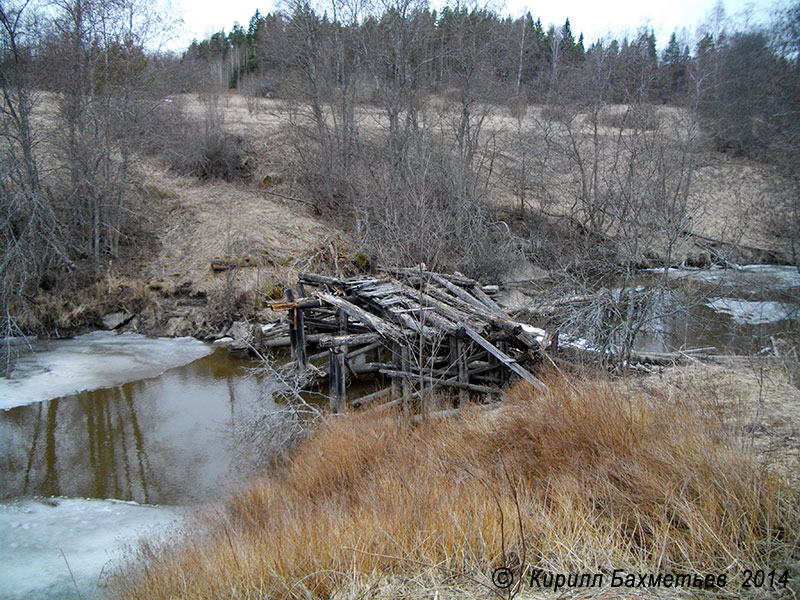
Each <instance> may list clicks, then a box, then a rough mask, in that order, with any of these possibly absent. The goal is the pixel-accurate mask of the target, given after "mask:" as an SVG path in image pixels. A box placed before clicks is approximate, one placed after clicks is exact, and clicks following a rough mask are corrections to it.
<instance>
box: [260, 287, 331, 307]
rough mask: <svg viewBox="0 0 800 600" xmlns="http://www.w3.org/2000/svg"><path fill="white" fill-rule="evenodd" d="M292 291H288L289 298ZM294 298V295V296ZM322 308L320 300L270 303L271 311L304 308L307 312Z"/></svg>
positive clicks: (303, 299) (304, 299)
mask: <svg viewBox="0 0 800 600" xmlns="http://www.w3.org/2000/svg"><path fill="white" fill-rule="evenodd" d="M290 291H291V290H287V291H286V296H287V298H288V296H289V292H290ZM292 297H294V294H292ZM320 307H322V302H321V301H320V300H319V299H318V298H310V299H309V298H301V299H300V300H297V301H296V302H295V301H294V300H290V301H289V302H270V303H269V308H270V310H273V311H275V310H290V309H292V308H302V309H303V310H307V309H309V308H320Z"/></svg>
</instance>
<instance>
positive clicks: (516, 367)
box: [462, 323, 550, 393]
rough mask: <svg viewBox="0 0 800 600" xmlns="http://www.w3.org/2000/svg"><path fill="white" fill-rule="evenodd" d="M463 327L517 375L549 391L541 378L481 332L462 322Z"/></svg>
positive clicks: (542, 389)
mask: <svg viewBox="0 0 800 600" xmlns="http://www.w3.org/2000/svg"><path fill="white" fill-rule="evenodd" d="M462 329H463V330H464V333H466V334H467V335H468V336H469V337H470V338H471V339H472V340H473V341H475V342H476V343H477V344H478V345H479V346H481V347H482V348H483V349H484V350H486V351H487V352H488V353H489V354H491V355H492V356H494V357H495V358H496V359H497V360H499V361H500V362H501V363H503V364H504V365H505V366H506V367H508V368H509V369H511V370H512V371H514V373H516V374H517V375H519V376H520V377H522V379H524V380H525V381H527V382H528V383H530V384H531V385H532V386H533V387H535V388H536V389H537V390H539V391H540V392H542V393H547V392H549V391H550V390H549V388H548V387H547V386H546V385H545V384H544V383H543V382H541V381H540V380H539V379H537V378H536V377H534V376H533V375H531V374H530V373H529V372H528V371H527V370H526V369H524V368H523V367H522V366H520V364H519V363H518V362H517V361H516V360H514V359H513V358H511V357H510V356H509V355H508V354H506V353H505V352H501V351H500V350H499V349H498V348H497V347H496V346H495V345H494V344H492V343H491V342H490V341H489V340H487V339H486V338H484V337H483V336H482V335H481V334H479V333H478V332H477V331H475V330H474V329H472V327H470V326H469V325H467V324H466V323H463V324H462Z"/></svg>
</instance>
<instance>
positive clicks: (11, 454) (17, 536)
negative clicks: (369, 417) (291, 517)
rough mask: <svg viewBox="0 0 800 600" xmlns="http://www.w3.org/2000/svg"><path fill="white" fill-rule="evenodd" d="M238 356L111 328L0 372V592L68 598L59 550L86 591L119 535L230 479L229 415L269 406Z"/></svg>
mask: <svg viewBox="0 0 800 600" xmlns="http://www.w3.org/2000/svg"><path fill="white" fill-rule="evenodd" d="M251 366H252V364H251V363H249V361H245V360H240V359H236V358H233V357H231V356H230V354H229V353H228V352H226V351H225V350H223V349H218V348H215V347H213V346H211V345H208V344H204V343H201V342H198V341H197V340H193V339H191V338H183V339H151V338H145V337H144V336H140V335H135V334H122V335H116V334H114V333H111V332H94V333H91V334H88V335H85V336H79V337H77V338H75V339H72V340H62V341H49V342H37V343H36V345H35V347H34V351H33V352H28V353H25V354H23V355H22V356H21V357H20V361H19V363H18V368H17V370H16V371H15V372H14V373H12V377H11V378H10V379H0V406H3V407H4V408H5V410H3V411H2V412H0V471H1V472H2V476H0V498H2V499H3V500H2V501H0V537H1V538H2V539H3V544H0V598H31V597H37V598H62V597H73V598H74V597H75V592H74V588H73V584H72V581H71V579H70V576H69V571H68V569H67V567H66V562H65V559H64V556H62V555H61V551H62V550H63V552H64V554H65V555H66V560H67V561H69V565H70V568H71V570H72V571H73V574H74V575H75V577H76V580H77V583H78V586H79V589H80V590H81V594H82V595H83V596H84V597H89V596H90V595H91V593H92V590H93V589H94V586H95V583H96V580H97V577H98V575H99V574H100V570H101V568H103V565H104V564H107V562H108V561H109V560H113V559H115V558H116V557H117V554H116V553H117V552H118V550H119V549H120V548H121V547H123V546H124V545H125V544H128V543H131V542H133V541H135V539H136V537H137V536H138V535H139V534H141V533H144V532H145V531H147V530H148V529H149V528H150V527H152V526H155V525H158V526H160V527H164V526H167V525H169V524H173V523H174V522H175V521H176V519H179V518H180V514H181V510H180V509H179V508H178V507H183V506H187V505H191V504H193V503H196V502H199V501H207V500H209V499H213V498H217V497H219V496H220V495H222V494H224V492H225V491H226V490H228V489H230V487H231V486H232V485H234V484H235V482H236V480H237V477H238V476H239V475H240V473H239V470H238V465H239V464H240V459H241V458H242V457H241V456H240V452H242V451H243V449H242V448H241V447H240V446H239V445H238V444H237V443H236V437H235V436H234V435H233V432H234V431H235V429H236V425H237V423H242V422H247V420H248V419H250V418H251V417H252V415H253V414H254V412H255V411H263V410H270V408H271V407H273V408H274V403H273V401H272V399H271V397H270V396H269V395H267V396H266V397H264V396H263V394H262V382H261V381H260V380H259V379H258V378H257V377H255V376H253V375H251V373H250V370H249V367H251ZM82 388H85V389H83V391H80V392H78V393H67V394H64V393H63V392H64V391H65V390H68V391H70V392H71V391H74V390H76V389H82ZM20 404H21V406H19V405H20ZM120 501H122V502H120ZM101 591H102V590H101ZM96 597H97V596H96Z"/></svg>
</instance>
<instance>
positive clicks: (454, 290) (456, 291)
mask: <svg viewBox="0 0 800 600" xmlns="http://www.w3.org/2000/svg"><path fill="white" fill-rule="evenodd" d="M431 277H432V278H433V280H434V281H435V282H436V283H438V284H439V285H441V286H443V287H444V288H445V289H447V290H448V291H449V292H450V293H451V294H453V295H454V296H457V297H458V298H461V300H463V301H464V302H466V303H467V304H471V305H472V306H474V307H476V308H479V309H481V310H486V309H487V307H486V306H485V305H484V304H483V303H482V302H481V301H480V300H478V299H477V298H475V297H474V296H473V295H472V294H470V293H469V292H467V291H466V290H465V289H463V288H460V287H458V286H457V285H455V284H453V283H450V282H449V281H447V279H445V278H444V277H442V276H441V275H438V274H434V275H431ZM500 316H502V317H506V318H507V315H505V314H502V313H501V314H500Z"/></svg>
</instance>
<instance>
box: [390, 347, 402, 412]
mask: <svg viewBox="0 0 800 600" xmlns="http://www.w3.org/2000/svg"><path fill="white" fill-rule="evenodd" d="M400 353H401V351H400V344H397V343H395V344H392V364H393V368H394V369H395V370H398V371H399V370H400V369H401V368H402V362H401V360H400ZM391 389H392V400H399V399H400V378H399V377H392V387H391Z"/></svg>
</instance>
